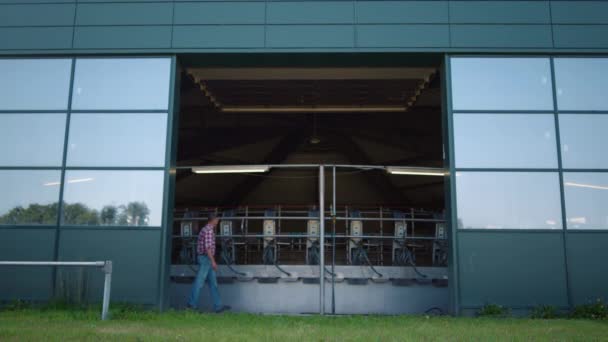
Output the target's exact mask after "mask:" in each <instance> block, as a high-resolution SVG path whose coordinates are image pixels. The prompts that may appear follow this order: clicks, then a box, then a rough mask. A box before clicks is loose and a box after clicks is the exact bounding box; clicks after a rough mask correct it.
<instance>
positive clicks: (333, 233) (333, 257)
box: [331, 165, 336, 315]
mask: <svg viewBox="0 0 608 342" xmlns="http://www.w3.org/2000/svg"><path fill="white" fill-rule="evenodd" d="M332 171H333V181H332V183H331V185H332V187H333V189H332V201H333V205H332V213H331V214H332V215H331V216H332V226H331V244H332V248H331V314H332V315H335V314H336V269H335V267H336V166H335V165H334V167H333V170H332Z"/></svg>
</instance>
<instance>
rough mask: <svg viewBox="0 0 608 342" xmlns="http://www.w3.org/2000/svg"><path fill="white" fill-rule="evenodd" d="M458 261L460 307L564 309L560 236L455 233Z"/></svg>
mask: <svg viewBox="0 0 608 342" xmlns="http://www.w3.org/2000/svg"><path fill="white" fill-rule="evenodd" d="M458 260H459V265H458V267H459V270H460V283H459V285H460V300H461V305H462V306H465V307H477V306H483V305H485V304H501V305H508V306H535V305H541V304H545V305H555V306H567V305H568V299H567V298H568V297H567V290H566V271H565V267H564V253H563V240H562V234H561V232H547V233H532V232H521V233H520V232H465V233H463V232H459V233H458Z"/></svg>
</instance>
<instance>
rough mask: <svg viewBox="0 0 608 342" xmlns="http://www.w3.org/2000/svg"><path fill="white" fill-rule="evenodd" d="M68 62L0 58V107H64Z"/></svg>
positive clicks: (62, 60)
mask: <svg viewBox="0 0 608 342" xmlns="http://www.w3.org/2000/svg"><path fill="white" fill-rule="evenodd" d="M71 65H72V61H71V60H69V59H3V60H0V75H1V76H0V110H60V109H67V106H68V90H69V88H70V74H71Z"/></svg>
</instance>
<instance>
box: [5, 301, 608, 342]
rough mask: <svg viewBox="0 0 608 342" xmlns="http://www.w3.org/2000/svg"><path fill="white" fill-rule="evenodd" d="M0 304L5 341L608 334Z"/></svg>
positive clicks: (555, 324) (594, 326) (408, 320)
mask: <svg viewBox="0 0 608 342" xmlns="http://www.w3.org/2000/svg"><path fill="white" fill-rule="evenodd" d="M98 316H99V312H98V311H93V310H86V311H85V310H59V309H47V310H41V309H21V310H15V311H0V341H32V340H34V341H42V340H44V341H47V340H56V341H70V340H71V341H82V340H121V341H124V340H126V341H167V340H209V341H234V340H236V341H262V340H263V341H267V340H276V341H283V340H294V341H295V340H298V341H311V340H314V341H328V340H331V341H336V340H341V341H342V340H354V341H357V340H358V341H370V340H376V341H380V340H382V341H390V340H399V341H408V340H411V341H420V340H422V341H446V340H450V341H455V340H458V341H471V340H476V341H496V340H504V341H531V340H534V341H601V340H603V341H608V321H606V320H603V321H591V320H568V319H555V320H533V319H517V318H504V319H501V318H452V317H428V316H338V317H320V316H268V315H251V314H221V315H213V314H199V313H195V312H167V313H163V314H158V313H155V312H141V311H128V310H115V311H114V312H113V319H112V320H110V321H105V322H104V321H100V320H99V317H98Z"/></svg>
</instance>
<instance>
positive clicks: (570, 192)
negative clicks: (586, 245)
mask: <svg viewBox="0 0 608 342" xmlns="http://www.w3.org/2000/svg"><path fill="white" fill-rule="evenodd" d="M564 193H565V197H566V220H567V225H568V228H571V229H572V228H574V229H576V228H579V229H608V173H595V172H594V173H591V172H589V173H579V172H571V173H568V172H566V173H564Z"/></svg>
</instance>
